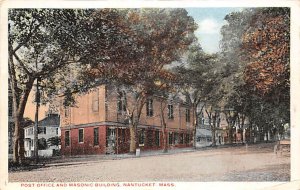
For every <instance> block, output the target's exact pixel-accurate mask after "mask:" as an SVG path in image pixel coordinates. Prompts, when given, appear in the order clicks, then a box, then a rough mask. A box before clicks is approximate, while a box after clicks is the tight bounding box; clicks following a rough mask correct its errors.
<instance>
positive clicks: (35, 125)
mask: <svg viewBox="0 0 300 190" xmlns="http://www.w3.org/2000/svg"><path fill="white" fill-rule="evenodd" d="M35 103H36V108H35V124H34V160H35V163H36V164H37V163H38V162H39V155H38V151H39V149H38V125H39V124H38V122H39V106H40V92H39V78H37V79H36V92H35Z"/></svg>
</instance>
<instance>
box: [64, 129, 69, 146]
mask: <svg viewBox="0 0 300 190" xmlns="http://www.w3.org/2000/svg"><path fill="white" fill-rule="evenodd" d="M65 146H70V131H66V132H65Z"/></svg>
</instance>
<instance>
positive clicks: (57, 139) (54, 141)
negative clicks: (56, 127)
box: [47, 136, 61, 146]
mask: <svg viewBox="0 0 300 190" xmlns="http://www.w3.org/2000/svg"><path fill="white" fill-rule="evenodd" d="M47 144H48V146H59V145H60V144H61V140H60V137H58V136H55V137H51V138H49V139H48V140H47Z"/></svg>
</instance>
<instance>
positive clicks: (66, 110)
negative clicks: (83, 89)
mask: <svg viewBox="0 0 300 190" xmlns="http://www.w3.org/2000/svg"><path fill="white" fill-rule="evenodd" d="M69 116H70V108H69V107H65V117H69Z"/></svg>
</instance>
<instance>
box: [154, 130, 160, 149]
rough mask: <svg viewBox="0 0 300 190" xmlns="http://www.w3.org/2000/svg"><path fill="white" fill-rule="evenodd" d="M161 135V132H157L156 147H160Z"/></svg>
mask: <svg viewBox="0 0 300 190" xmlns="http://www.w3.org/2000/svg"><path fill="white" fill-rule="evenodd" d="M159 141H160V134H159V131H155V145H156V146H159V144H160V142H159Z"/></svg>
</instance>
